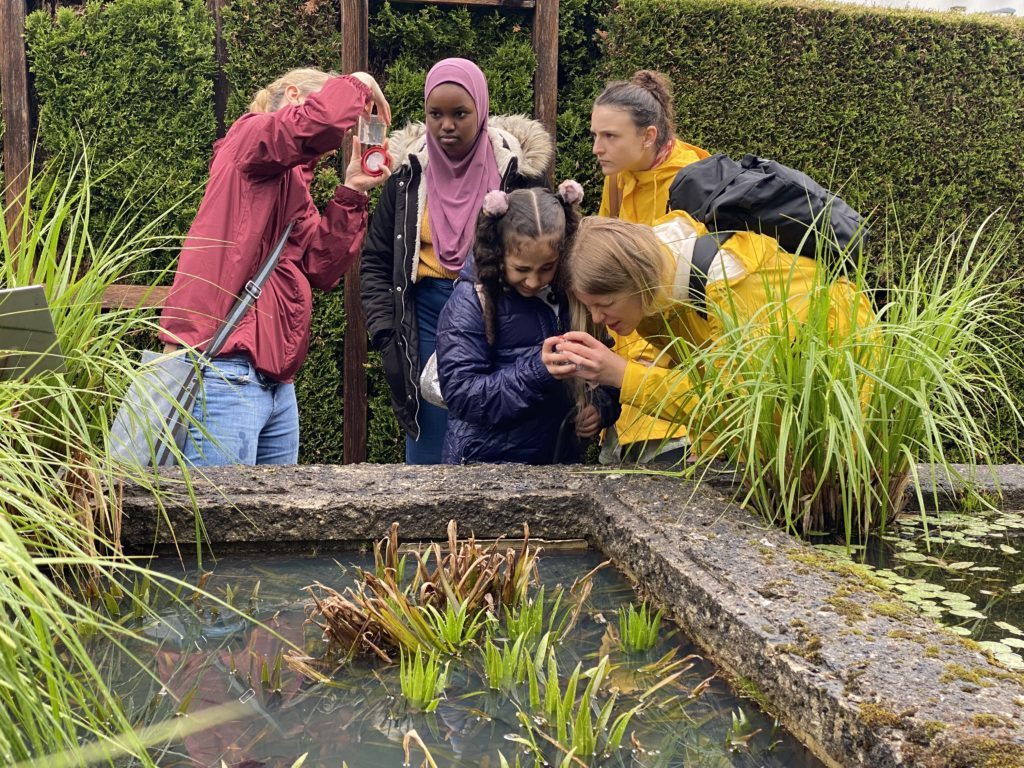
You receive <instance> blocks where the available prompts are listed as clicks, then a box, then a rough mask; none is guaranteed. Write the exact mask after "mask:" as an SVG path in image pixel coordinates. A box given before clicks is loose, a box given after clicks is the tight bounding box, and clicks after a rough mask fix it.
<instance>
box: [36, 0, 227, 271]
mask: <svg viewBox="0 0 1024 768" xmlns="http://www.w3.org/2000/svg"><path fill="white" fill-rule="evenodd" d="M26 41H27V45H28V60H29V67H30V70H31V72H32V74H33V75H34V84H35V90H36V94H37V96H38V102H39V134H38V141H39V145H40V146H41V147H42V149H43V150H44V152H45V153H46V154H48V155H51V156H53V155H60V154H62V153H66V154H70V155H74V154H75V153H76V152H79V151H81V148H82V142H83V140H85V141H86V142H87V143H88V146H89V148H90V150H91V156H92V159H93V162H92V173H93V176H94V177H95V176H99V175H101V174H107V178H106V179H105V180H104V181H102V182H101V183H100V184H98V185H96V186H95V188H94V199H93V207H92V210H93V212H94V214H95V215H96V221H95V222H94V227H95V231H97V232H101V231H104V230H105V228H106V226H107V224H108V222H109V221H110V220H111V219H112V218H113V217H114V216H115V215H116V213H117V211H118V209H119V207H120V205H121V203H122V202H123V201H124V200H125V198H126V197H127V196H131V197H132V198H135V199H137V200H142V201H146V202H145V206H144V208H143V210H144V211H146V212H148V213H149V214H151V215H152V216H156V215H158V214H161V213H163V212H165V211H168V210H169V209H172V208H174V207H175V206H177V208H176V209H175V210H174V211H173V212H172V213H171V215H170V216H169V217H168V219H167V224H166V226H165V227H164V229H163V231H164V232H166V233H175V234H183V233H185V232H186V231H187V230H188V225H189V223H190V222H191V221H192V218H193V216H194V215H195V211H196V208H197V206H198V204H199V198H200V193H201V190H202V185H203V183H204V182H205V180H206V170H207V163H208V160H209V152H210V145H211V144H212V143H213V140H214V138H215V137H216V130H217V128H216V121H215V117H214V109H213V82H212V78H213V74H214V67H215V65H214V56H213V24H212V22H211V21H210V18H209V16H208V14H207V11H206V5H205V3H204V2H202V0H118V2H116V3H111V4H103V3H100V2H95V1H93V2H89V3H87V4H85V5H84V6H83V7H81V8H78V9H72V8H60V9H58V11H57V14H56V16H55V17H53V18H51V16H50V15H49V14H48V13H46V12H45V11H37V12H35V13H32V14H30V15H29V17H28V19H27V23H26ZM182 201H184V202H182ZM172 250H173V249H172ZM174 255H175V254H174V253H167V254H165V255H164V256H163V257H162V258H158V259H154V260H152V261H148V262H146V263H143V264H140V265H139V266H140V268H147V267H148V268H163V267H164V266H166V264H167V262H168V260H169V259H170V258H173V256H174Z"/></svg>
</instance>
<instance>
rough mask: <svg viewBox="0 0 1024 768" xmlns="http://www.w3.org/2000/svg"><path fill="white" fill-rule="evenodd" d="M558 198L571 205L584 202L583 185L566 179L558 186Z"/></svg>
mask: <svg viewBox="0 0 1024 768" xmlns="http://www.w3.org/2000/svg"><path fill="white" fill-rule="evenodd" d="M558 196H559V197H560V198H562V199H563V200H564V201H565V202H567V203H568V204H569V205H576V204H577V203H580V202H582V201H583V185H582V184H580V183H579V182H578V181H575V180H573V179H566V180H565V181H563V182H562V183H561V184H559V185H558Z"/></svg>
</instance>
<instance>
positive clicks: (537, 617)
mask: <svg viewBox="0 0 1024 768" xmlns="http://www.w3.org/2000/svg"><path fill="white" fill-rule="evenodd" d="M398 551H399V550H398V525H397V523H396V524H394V525H392V527H391V532H390V534H389V536H388V537H387V538H386V539H384V540H382V541H380V542H378V543H377V545H376V546H375V547H374V560H375V568H374V570H373V571H372V572H370V571H364V570H359V571H358V574H357V580H356V584H355V585H354V586H352V587H348V588H346V589H345V590H344V591H343V592H338V591H337V590H334V589H332V588H330V587H327V586H324V585H323V584H316V585H314V586H313V587H310V588H309V591H310V593H311V594H312V596H313V603H312V605H311V606H310V609H309V612H310V618H311V621H313V622H314V623H316V624H318V625H319V626H320V627H322V628H323V630H324V634H325V636H326V638H327V640H328V642H329V644H330V646H331V648H332V649H333V650H334V651H340V652H342V653H345V654H352V653H370V654H373V655H376V656H377V657H378V658H380V659H382V660H384V661H388V662H390V661H391V660H392V654H393V652H394V651H395V650H396V649H402V648H404V649H406V650H416V649H423V650H425V651H431V650H436V651H439V652H442V653H445V654H448V655H458V654H460V653H461V652H462V650H463V649H464V648H465V647H466V646H469V645H472V644H474V643H476V642H477V637H478V636H479V635H480V632H481V630H483V629H485V628H487V629H490V630H493V629H494V628H495V627H496V626H497V624H498V618H497V617H499V616H501V615H503V614H504V615H506V616H507V617H509V619H510V621H511V631H512V632H514V633H516V635H517V636H518V635H519V634H523V633H526V634H528V635H529V636H530V637H531V638H535V637H536V636H537V634H538V628H542V627H543V626H544V617H545V615H547V617H548V622H547V626H548V627H549V630H548V631H551V629H552V628H553V629H555V630H557V633H556V635H557V639H560V638H561V637H563V636H564V634H565V632H567V631H568V630H569V628H570V627H571V626H573V625H574V624H575V623H576V621H577V620H578V618H579V614H580V611H581V610H582V607H583V602H584V601H585V600H586V598H587V596H588V595H589V594H590V589H591V588H592V576H593V574H594V572H595V571H596V570H598V569H597V568H595V569H594V570H592V571H591V572H590V573H588V574H586V575H584V576H583V577H581V578H579V579H577V580H576V581H575V582H574V584H573V586H572V587H571V589H570V590H569V595H570V597H571V599H570V600H568V601H563V599H562V592H561V590H560V591H559V592H558V594H557V596H556V598H555V600H554V603H553V606H552V607H548V608H546V605H547V604H546V602H545V600H544V592H543V589H542V590H540V591H539V594H537V595H534V594H532V588H533V587H535V586H536V583H537V581H538V579H537V560H538V555H539V552H540V550H539V549H537V548H534V547H532V546H531V544H530V540H529V528H528V527H527V526H524V537H523V543H522V545H521V546H520V547H519V548H518V549H515V548H511V547H509V548H506V550H505V551H504V552H502V551H500V550H499V544H498V543H495V544H492V545H490V546H489V547H483V546H481V545H479V544H477V542H476V539H475V538H474V537H470V538H469V539H467V540H465V541H460V540H459V539H458V528H457V526H456V523H455V521H454V520H452V521H451V522H450V523H449V525H448V551H447V553H444V552H442V550H441V547H440V546H439V545H438V544H432V545H430V546H429V547H428V548H427V549H426V550H425V551H424V552H422V553H414V554H410V555H408V556H407V557H409V562H408V570H409V571H411V576H408V577H407V576H406V570H407V568H406V562H405V558H399V556H398ZM604 565H606V563H605V564H602V565H601V566H598V568H601V567H604Z"/></svg>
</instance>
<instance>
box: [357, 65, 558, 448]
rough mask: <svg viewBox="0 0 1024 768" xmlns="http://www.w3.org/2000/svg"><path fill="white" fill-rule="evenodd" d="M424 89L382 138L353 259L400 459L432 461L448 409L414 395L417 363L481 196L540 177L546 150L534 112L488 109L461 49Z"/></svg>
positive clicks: (467, 247)
mask: <svg viewBox="0 0 1024 768" xmlns="http://www.w3.org/2000/svg"><path fill="white" fill-rule="evenodd" d="M423 98H424V113H425V118H426V120H425V123H412V124H410V125H408V126H406V127H405V128H403V129H402V130H400V131H397V132H395V133H394V134H393V135H392V136H391V138H390V139H389V142H388V144H389V146H388V148H389V151H390V152H391V155H392V158H393V160H392V176H391V178H390V179H389V180H388V182H387V184H385V186H384V190H383V194H382V195H381V199H380V202H379V203H378V205H377V209H376V210H375V211H374V214H373V219H372V221H371V225H370V231H369V234H368V235H367V238H366V242H365V244H364V247H363V259H362V266H361V269H360V274H361V278H362V298H363V308H364V310H365V312H366V318H367V327H368V329H369V332H370V339H371V344H372V346H373V348H374V349H376V350H378V351H380V353H381V356H382V360H383V364H384V374H385V378H386V379H387V381H388V385H389V386H390V388H391V399H392V405H393V407H394V409H395V415H396V416H397V418H398V422H399V424H400V425H401V426H402V428H403V429H404V430H405V432H406V453H405V459H406V463H408V464H438V463H440V461H441V446H442V443H443V441H444V433H445V429H446V426H447V411H445V410H444V409H443V408H440V407H437V406H434V405H431V404H429V403H426V402H424V401H423V400H422V399H421V397H420V383H419V380H420V373H421V369H422V367H423V366H424V365H425V364H426V363H427V361H428V360H429V358H430V356H431V355H433V353H434V350H435V344H436V341H435V340H436V332H437V319H438V316H439V315H440V313H441V309H442V308H443V307H444V305H445V303H446V302H447V300H448V297H449V296H450V295H451V292H452V286H453V285H454V281H455V280H456V279H457V278H458V276H459V274H460V272H462V270H463V269H464V268H466V267H467V262H470V261H471V258H470V253H471V248H472V244H473V236H474V227H475V223H476V219H477V214H478V213H479V212H480V207H481V205H482V203H483V199H484V196H485V195H486V194H487V193H488V192H490V191H492V190H497V189H500V190H503V191H505V192H509V191H512V190H513V189H518V188H521V187H528V186H539V185H542V184H543V182H544V175H545V173H546V171H547V168H548V165H549V163H550V162H551V158H552V156H553V153H554V145H553V143H552V140H551V137H550V135H549V134H548V133H547V131H546V130H545V129H544V127H543V126H542V125H541V124H540V123H538V122H536V121H535V120H530V119H528V118H525V117H520V116H511V117H491V116H489V114H488V113H489V109H490V98H489V95H488V92H487V78H486V77H485V76H484V73H483V72H482V71H481V70H480V68H479V67H478V66H477V65H476V64H474V63H473V62H471V61H469V60H467V59H444V60H443V61H439V62H438V63H437V64H435V65H434V66H433V67H432V68H431V70H430V72H429V73H428V74H427V78H426V83H425V86H424V89H423ZM470 268H471V265H470Z"/></svg>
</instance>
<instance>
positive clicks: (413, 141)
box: [388, 115, 555, 179]
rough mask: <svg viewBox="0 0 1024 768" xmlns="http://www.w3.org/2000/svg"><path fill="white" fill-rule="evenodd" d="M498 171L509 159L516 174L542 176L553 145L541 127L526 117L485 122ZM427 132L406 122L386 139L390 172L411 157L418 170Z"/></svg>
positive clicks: (420, 125) (423, 159)
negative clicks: (514, 161)
mask: <svg viewBox="0 0 1024 768" xmlns="http://www.w3.org/2000/svg"><path fill="white" fill-rule="evenodd" d="M487 131H488V133H489V134H490V138H491V146H492V147H494V157H495V159H496V160H497V161H498V168H499V169H500V170H501V171H502V172H504V170H505V168H507V167H508V164H509V162H511V160H512V158H513V157H515V158H518V160H519V168H518V171H519V173H521V174H522V175H523V176H527V177H529V178H531V179H540V178H542V177H543V176H544V174H545V172H546V171H547V169H548V166H549V165H550V163H551V160H552V158H554V156H555V144H554V142H553V141H552V140H551V134H549V133H548V132H547V130H545V128H544V126H543V125H541V124H540V123H539V122H537V121H536V120H534V119H533V118H530V117H527V116H526V115H498V116H491V117H490V118H489V120H488V123H487ZM426 136H427V129H426V126H425V125H424V124H423V123H409V124H408V125H407V126H405V127H404V128H401V129H399V130H397V131H395V132H394V133H392V134H391V136H390V137H389V138H388V152H389V154H390V155H391V170H392V171H393V172H394V171H397V170H398V169H399V168H400V167H401V166H403V165H407V164H408V163H409V157H410V156H411V155H415V156H416V159H417V160H418V161H419V164H420V167H421V168H422V167H424V166H426V164H427V138H426Z"/></svg>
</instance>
